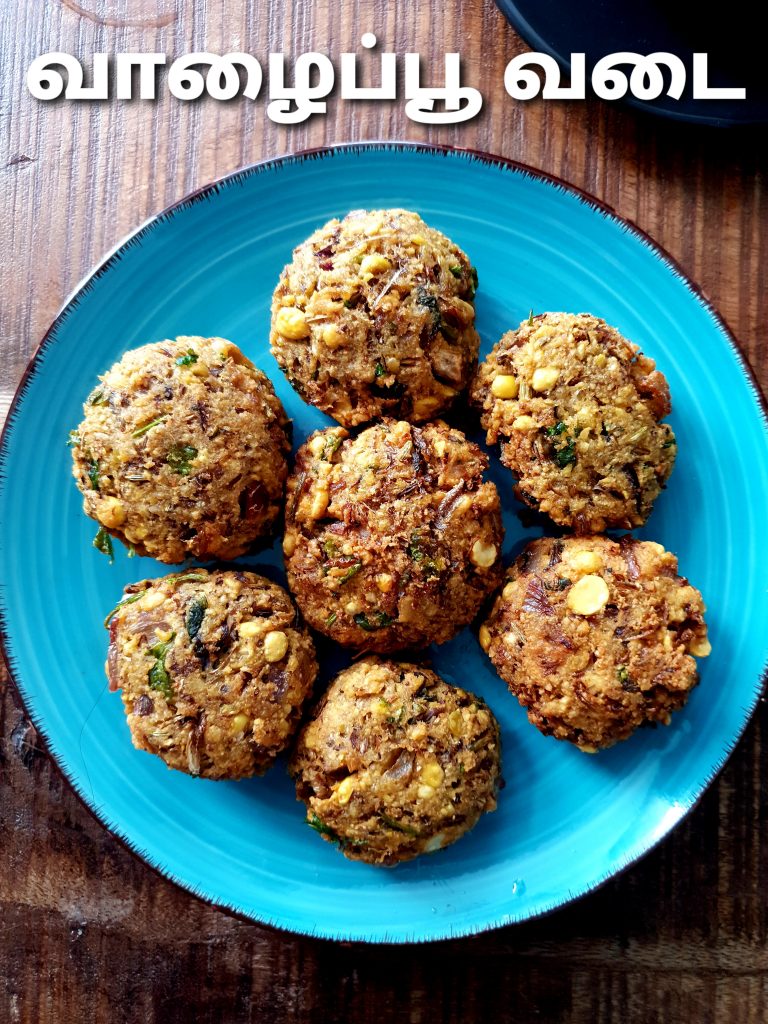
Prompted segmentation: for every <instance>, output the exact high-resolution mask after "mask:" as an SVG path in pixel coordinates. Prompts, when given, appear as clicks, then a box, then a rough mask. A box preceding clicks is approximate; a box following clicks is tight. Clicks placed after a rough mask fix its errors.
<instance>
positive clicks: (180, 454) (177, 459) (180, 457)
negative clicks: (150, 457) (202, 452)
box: [165, 444, 197, 476]
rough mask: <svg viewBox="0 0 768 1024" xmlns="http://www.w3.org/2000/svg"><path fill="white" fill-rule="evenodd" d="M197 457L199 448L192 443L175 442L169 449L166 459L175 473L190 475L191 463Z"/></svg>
mask: <svg viewBox="0 0 768 1024" xmlns="http://www.w3.org/2000/svg"><path fill="white" fill-rule="evenodd" d="M196 458H197V448H193V447H192V445H191V444H174V445H172V446H171V447H170V448H169V449H168V454H167V455H166V457H165V461H166V462H167V463H168V465H169V466H170V467H171V469H172V470H173V472H174V473H178V474H179V476H189V473H190V463H191V462H192V461H193V460H194V459H196Z"/></svg>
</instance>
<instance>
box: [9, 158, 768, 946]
mask: <svg viewBox="0 0 768 1024" xmlns="http://www.w3.org/2000/svg"><path fill="white" fill-rule="evenodd" d="M375 150H387V151H393V152H403V151H419V152H423V153H425V154H427V155H440V156H443V157H446V158H449V157H462V158H465V159H469V160H476V161H478V162H480V163H485V164H489V165H491V166H495V167H497V168H500V169H502V170H507V171H511V172H513V173H521V174H525V175H529V176H530V177H532V178H535V179H538V180H540V181H543V182H546V183H547V184H549V185H552V186H554V187H555V188H557V189H560V190H562V191H565V192H567V193H570V194H571V195H573V196H575V197H576V198H577V199H578V200H579V201H580V202H582V203H584V204H585V205H587V206H589V207H591V208H592V209H593V210H594V211H595V212H599V213H601V214H602V215H604V216H605V217H607V218H609V219H610V220H612V221H614V222H615V223H616V225H617V226H619V227H621V228H623V229H624V230H626V231H628V232H629V233H631V234H632V235H634V236H635V237H636V238H637V239H638V240H639V241H640V242H641V243H642V244H643V245H644V246H646V247H647V248H648V249H650V250H651V252H652V253H653V254H654V255H655V256H656V257H657V258H658V259H659V260H661V261H662V263H663V264H664V265H665V266H666V267H667V269H668V270H670V271H671V272H672V273H673V274H674V276H675V277H676V278H678V280H679V281H680V282H682V283H683V284H684V285H685V286H686V288H687V289H688V291H689V292H690V293H691V296H692V297H693V299H694V300H695V301H697V302H698V303H699V304H700V305H701V306H702V307H703V308H704V310H705V311H706V312H707V314H708V315H709V316H710V317H711V318H712V319H713V321H714V322H715V325H716V326H717V327H719V328H720V330H721V331H722V333H723V336H724V337H725V339H726V340H727V342H728V344H729V346H730V348H731V350H732V352H733V354H734V355H735V356H736V359H737V362H738V365H739V367H740V369H741V371H742V373H743V374H744V377H745V379H746V382H747V384H748V386H749V389H750V391H751V392H752V394H753V395H754V398H755V400H756V403H757V406H758V409H759V412H760V415H761V419H762V423H763V427H764V428H765V430H766V432H767V433H768V400H766V397H765V395H764V394H763V392H762V389H761V386H760V384H759V382H758V380H757V377H756V375H755V372H754V370H753V369H752V367H751V365H750V363H749V360H748V359H747V357H746V355H745V354H744V352H743V351H742V349H741V347H740V345H739V343H738V341H737V339H736V337H735V335H734V333H733V331H732V330H731V328H730V327H729V326H728V324H727V322H726V321H725V319H724V317H723V316H722V314H721V313H720V312H719V311H718V309H717V308H716V307H715V305H714V304H713V302H712V301H711V300H710V299H709V298H708V296H707V295H706V294H705V292H704V291H703V289H702V288H701V287H700V286H699V285H698V284H696V283H695V282H694V281H692V280H691V279H690V277H689V276H688V275H687V274H686V272H685V271H684V270H683V268H682V267H681V265H680V264H679V263H678V261H677V260H676V259H675V258H674V257H673V256H671V255H670V254H669V253H668V252H667V250H666V249H665V248H664V247H663V246H661V245H660V244H659V243H658V242H657V241H656V240H655V239H654V238H653V237H652V236H651V235H649V234H648V233H647V232H646V231H644V230H643V229H642V228H640V227H638V225H636V224H635V223H634V222H633V221H631V220H629V219H628V218H626V217H623V216H621V215H620V214H618V213H617V212H616V211H615V210H614V209H613V207H611V206H610V205H609V204H608V203H605V202H603V201H602V200H600V199H598V198H597V197H596V196H593V195H592V194H590V193H589V192H586V191H585V190H583V189H580V188H579V187H578V186H575V185H572V184H571V183H570V182H567V181H566V180H564V179H563V178H561V177H559V176H557V175H555V174H550V173H548V172H546V171H542V170H539V169H537V168H534V167H531V166H530V165H528V164H525V163H523V162H521V161H518V160H513V159H510V158H507V157H502V156H498V155H495V154H491V153H487V152H484V151H482V150H477V149H473V148H469V147H460V146H448V145H439V144H432V143H420V142H410V141H387V140H367V141H364V142H345V143H337V144H334V145H329V146H318V147H313V148H309V149H302V150H298V151H296V152H295V153H287V154H283V155H281V156H277V157H269V158H266V159H264V160H260V161H257V162H256V163H252V164H247V165H245V166H243V167H240V168H238V169H237V170H235V171H231V172H229V173H228V174H225V175H222V176H221V177H219V178H216V179H214V180H212V181H211V182H209V183H208V184H206V185H203V186H201V187H200V188H198V189H195V190H194V191H192V192H190V193H188V194H187V195H185V196H183V197H182V198H181V199H179V200H178V201H176V202H175V203H172V204H171V205H169V206H168V207H166V208H164V209H163V210H161V211H160V212H159V213H157V214H153V215H152V216H150V217H148V218H147V219H146V220H144V221H143V222H142V223H141V224H140V225H139V227H137V228H135V229H134V230H133V231H131V232H129V233H128V234H127V235H126V236H124V237H123V238H122V239H121V240H120V241H118V242H117V243H116V244H115V245H114V246H113V247H112V248H111V249H110V250H109V251H108V252H107V254H106V255H105V256H104V258H103V259H102V260H101V261H100V262H99V263H98V264H97V265H96V266H95V268H94V269H92V270H91V271H90V272H89V273H87V274H86V275H85V276H84V277H83V278H82V279H81V280H80V282H79V283H78V284H77V285H76V286H75V288H74V289H73V290H72V291H71V292H70V294H69V295H68V296H67V298H66V299H65V300H64V302H63V303H62V306H61V308H60V309H59V311H58V313H57V314H56V316H55V317H54V319H53V321H52V323H51V325H50V326H49V328H48V330H47V331H46V332H45V334H44V335H43V337H42V339H41V340H40V342H39V343H38V345H37V346H36V347H35V349H34V351H33V353H32V356H31V357H30V360H29V362H28V364H27V366H26V369H25V371H24V373H23V375H22V378H21V381H20V382H19V385H18V387H17V388H16V391H15V393H14V396H13V399H12V401H11V404H10V406H9V409H8V414H7V417H6V420H5V423H4V425H3V428H2V432H1V433H0V488H2V486H3V485H4V482H5V470H4V463H5V459H6V455H7V448H8V439H9V436H10V432H11V430H12V428H13V424H14V422H15V420H16V417H17V416H18V414H19V412H20V409H21V406H22V403H23V401H24V398H25V395H26V392H27V389H28V387H29V384H30V382H31V380H32V378H33V377H34V375H35V373H36V372H37V369H38V363H39V359H40V356H41V355H42V353H43V352H44V351H45V349H46V348H47V347H48V345H50V344H51V343H53V342H55V340H56V331H57V330H58V328H59V327H60V326H61V324H62V323H63V322H64V321H65V320H66V319H67V317H68V316H69V315H70V314H71V313H72V312H73V310H74V309H75V308H76V307H77V305H78V303H79V302H80V301H81V299H82V298H83V297H84V296H85V295H86V294H87V293H88V291H89V290H90V288H91V286H92V282H94V281H96V280H97V279H98V278H99V277H101V276H102V275H103V274H105V273H106V272H107V271H108V270H109V269H110V267H111V266H112V264H113V263H116V262H117V261H118V260H119V259H120V258H121V256H122V253H123V252H124V250H126V249H128V248H130V247H132V246H134V245H136V244H139V243H140V242H141V240H142V238H143V237H144V236H145V235H147V234H148V233H150V232H151V231H152V230H153V229H154V227H155V226H156V225H157V224H158V223H161V222H163V221H165V220H167V219H170V218H172V217H174V216H175V215H176V214H177V213H179V212H181V211H183V210H184V209H185V208H187V207H189V206H191V205H193V204H194V203H197V202H200V201H201V200H203V199H206V198H208V197H209V196H210V195H212V194H215V193H217V192H218V191H219V190H220V189H222V188H226V187H229V186H230V185H234V184H237V183H239V182H240V181H242V180H244V179H245V178H248V177H250V176H252V175H256V174H259V173H262V172H264V171H269V170H272V169H275V168H276V167H279V166H280V165H286V164H300V163H302V162H304V161H307V160H315V159H322V158H325V157H332V156H333V155H334V154H336V153H339V152H346V153H350V154H352V155H353V156H354V155H355V154H356V153H362V152H367V151H375ZM1 526H2V524H0V528H1ZM1 588H2V583H1V582H0V653H2V657H3V661H4V663H5V665H6V668H7V671H8V676H9V680H10V683H11V685H12V687H13V689H14V690H15V691H16V693H17V695H18V697H19V700H20V702H21V705H22V708H23V710H24V713H25V714H26V716H27V717H28V718H29V720H30V721H31V722H32V724H33V726H34V728H35V730H36V732H37V734H38V737H39V738H40V739H41V740H42V743H43V746H44V750H45V753H46V754H47V755H48V757H49V758H50V761H51V763H52V765H53V766H54V768H55V770H56V771H57V772H58V774H59V775H60V776H61V777H62V778H63V779H64V781H65V782H66V783H67V785H68V786H69V788H70V789H71V790H72V791H73V792H74V794H75V796H76V797H77V799H78V800H79V801H80V803H81V804H82V805H83V806H84V807H85V808H86V810H88V812H89V813H90V814H91V815H93V817H94V818H95V819H96V821H97V822H98V823H99V825H100V826H101V827H102V828H104V829H105V830H106V832H107V833H108V834H109V835H111V836H112V837H113V838H115V839H116V840H117V841H118V842H119V843H120V844H121V845H122V846H124V847H125V848H126V849H127V850H128V851H130V853H132V854H133V855H135V856H137V857H139V859H140V860H141V861H142V862H143V863H144V864H145V865H146V866H147V867H148V868H150V870H152V871H153V872H154V873H155V874H156V875H158V876H160V877H161V878H163V879H165V880H166V881H169V882H171V883H172V884H174V885H175V886H177V887H178V888H179V889H181V890H182V891H184V892H188V893H191V894H192V895H193V896H195V897H197V898H198V899H200V900H202V901H203V902H204V903H207V904H208V905H209V906H213V907H216V908H218V909H221V910H223V911H225V912H226V913H228V914H230V915H232V916H233V917H235V918H237V919H238V920H241V921H244V922H248V923H256V924H259V925H262V926H264V927H268V928H270V929H273V930H275V931H278V932H282V933H285V934H297V935H304V936H306V937H309V938H316V939H324V940H328V941H344V942H353V943H356V944H360V945H371V944H372V945H403V944H423V943H426V942H436V941H447V940H450V939H456V938H461V937H464V936H471V935H479V934H482V933H484V932H487V931H491V930H495V929H497V928H502V927H505V926H508V925H513V924H518V923H522V922H523V921H529V920H534V919H537V918H541V917H544V916H546V915H549V914H551V913H553V912H554V911H555V910H559V909H561V908H563V907H566V906H568V905H570V904H572V903H574V902H576V901H577V900H579V899H581V898H582V897H583V896H586V895H588V894H589V893H592V892H595V891H596V890H597V889H599V888H601V887H602V886H603V885H605V884H606V883H607V882H608V881H610V880H611V879H613V878H616V877H618V876H619V875H620V874H622V873H623V872H624V871H626V870H627V869H628V868H630V867H631V866H632V865H633V864H636V863H637V862H638V861H640V860H641V859H642V858H643V857H645V856H646V854H648V853H649V852H650V851H651V850H653V849H654V848H656V847H657V846H658V845H659V844H660V843H661V842H662V841H663V840H664V839H665V838H666V837H667V836H668V835H669V834H670V832H671V831H672V830H673V829H674V828H675V827H676V826H677V825H678V824H679V823H680V822H681V821H682V820H683V819H684V818H685V817H687V816H688V815H689V814H690V813H691V811H693V810H694V808H695V807H696V806H697V805H698V803H699V802H700V800H701V798H702V797H703V795H704V793H705V792H706V791H707V790H708V789H709V787H710V786H711V785H712V783H713V782H714V781H715V779H716V778H717V777H718V775H719V774H720V772H721V771H722V770H723V768H724V767H725V765H726V763H727V761H728V759H729V758H730V757H731V755H732V754H733V752H734V750H735V748H736V746H737V745H738V743H739V741H740V740H741V738H742V736H743V735H744V732H745V731H746V728H747V726H748V725H749V723H750V721H751V719H752V717H753V715H754V712H755V710H756V709H757V707H758V705H759V703H760V700H761V699H762V697H763V695H764V693H765V691H766V689H767V688H768V662H766V664H765V665H764V667H763V669H762V671H761V673H760V676H759V678H758V680H757V684H756V686H755V689H754V691H753V694H754V695H753V699H752V701H751V702H750V703H748V704H747V705H746V706H745V707H744V708H743V709H742V711H743V719H742V721H741V724H740V726H739V728H738V730H737V731H736V733H735V734H734V735H733V736H732V738H731V739H730V742H729V743H728V744H726V746H725V747H724V749H723V751H722V753H721V756H720V758H719V760H718V761H717V762H716V764H715V766H714V769H713V770H712V771H711V773H710V774H709V775H708V776H706V777H705V778H704V779H703V780H702V782H701V785H700V786H699V787H698V788H697V789H696V791H695V793H694V795H693V796H692V797H691V798H690V800H689V802H688V804H687V805H686V806H684V807H682V808H680V810H681V813H680V814H679V815H676V816H675V817H674V819H673V820H669V821H665V822H664V823H663V824H662V826H661V827H660V829H659V830H657V831H656V832H654V834H653V836H652V838H650V839H649V841H648V842H646V843H643V844H642V845H641V846H640V847H639V848H636V849H635V850H634V851H633V852H632V853H630V854H629V855H627V856H625V857H624V859H622V860H621V861H620V862H618V863H617V864H614V865H613V866H612V868H611V869H610V870H609V871H608V872H606V873H604V874H602V875H601V876H599V877H598V878H596V879H595V880H593V881H592V883H591V884H587V885H585V886H584V887H582V888H580V889H579V890H578V891H569V892H568V893H566V894H565V896H564V898H561V899H557V900H555V901H553V902H552V903H551V904H548V905H545V906H542V907H540V908H539V909H538V910H537V911H534V912H527V913H524V914H521V915H515V914H513V913H505V914H503V915H501V916H500V917H499V918H496V919H493V920H489V921H486V922H484V923H483V924H482V925H481V926H480V927H476V928H473V927H461V928H459V929H455V930H454V929H452V928H450V927H449V928H448V929H446V930H444V931H442V932H438V933H436V932H432V933H431V934H428V935H426V936H421V935H418V934H409V935H398V936H397V937H394V938H392V937H389V936H387V935H383V936H380V935H378V934H376V935H373V936H371V937H366V938H360V937H359V936H358V935H354V936H347V935H344V934H342V933H340V932H338V931H334V930H332V931H328V932H324V931H317V930H315V931H313V930H311V929H308V928H307V929H302V928H298V927H288V926H287V925H282V924H280V923H278V922H275V921H272V920H269V919H267V918H263V917H259V916H258V914H256V913H250V912H247V911H245V910H243V909H241V908H238V907H237V906H234V905H233V904H231V903H228V902H226V901H224V900H218V899H216V898H214V897H212V896H210V895H208V894H207V893H206V892H204V891H201V890H200V889H198V888H197V887H196V886H195V885H193V884H190V883H187V882H185V881H184V880H183V879H181V878H177V877H176V876H175V875H174V874H173V873H172V872H171V871H169V870H166V869H165V868H164V867H162V866H161V865H159V864H157V863H155V862H154V861H153V860H152V858H151V855H150V854H149V853H148V852H147V851H145V850H143V849H141V848H140V847H139V846H138V845H136V844H135V843H134V842H133V841H132V840H131V838H130V836H129V835H127V834H124V833H123V832H122V831H121V830H120V829H119V828H118V827H117V826H115V825H112V824H110V823H109V822H108V821H107V820H106V816H105V815H103V814H102V813H101V811H100V809H98V808H96V807H94V806H93V804H92V802H91V801H90V800H89V798H88V796H87V794H86V793H85V792H84V791H83V790H82V789H81V787H80V786H79V785H78V783H77V782H76V780H75V779H74V778H73V777H71V775H70V773H69V772H68V771H67V769H66V767H65V766H64V764H63V763H62V761H61V760H60V759H59V757H58V756H57V754H56V752H55V750H54V748H53V745H52V743H51V741H50V739H49V737H48V735H47V733H46V730H45V727H44V725H43V723H42V722H41V721H40V720H39V719H38V716H37V714H36V713H35V712H34V711H33V710H32V707H31V702H30V701H29V700H28V698H27V695H26V693H25V689H24V686H23V683H22V682H21V679H20V678H19V677H18V676H17V672H16V670H15V665H14V658H13V655H12V653H11V643H10V636H9V635H7V632H6V616H5V608H4V605H3V602H2V589H1Z"/></svg>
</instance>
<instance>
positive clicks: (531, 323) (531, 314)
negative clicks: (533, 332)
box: [528, 310, 533, 327]
mask: <svg viewBox="0 0 768 1024" xmlns="http://www.w3.org/2000/svg"><path fill="white" fill-rule="evenodd" d="M528 326H529V327H533V310H531V311H530V313H529V314H528Z"/></svg>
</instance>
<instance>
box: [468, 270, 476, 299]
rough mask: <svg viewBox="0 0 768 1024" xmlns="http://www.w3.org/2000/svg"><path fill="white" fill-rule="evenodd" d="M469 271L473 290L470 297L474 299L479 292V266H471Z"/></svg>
mask: <svg viewBox="0 0 768 1024" xmlns="http://www.w3.org/2000/svg"><path fill="white" fill-rule="evenodd" d="M469 273H470V276H471V278H472V291H471V293H470V298H472V299H473V298H474V297H475V293H476V292H477V267H470V268H469Z"/></svg>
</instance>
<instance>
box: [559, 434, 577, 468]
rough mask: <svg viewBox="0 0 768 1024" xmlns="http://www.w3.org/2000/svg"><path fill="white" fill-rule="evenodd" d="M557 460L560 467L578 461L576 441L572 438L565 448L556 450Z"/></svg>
mask: <svg viewBox="0 0 768 1024" xmlns="http://www.w3.org/2000/svg"><path fill="white" fill-rule="evenodd" d="M555 462H556V463H557V464H558V466H559V467H560V469H565V467H566V466H572V465H575V463H576V442H575V441H574V440H571V441H569V442H568V444H567V445H566V446H565V447H564V448H560V449H559V450H556V451H555Z"/></svg>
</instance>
